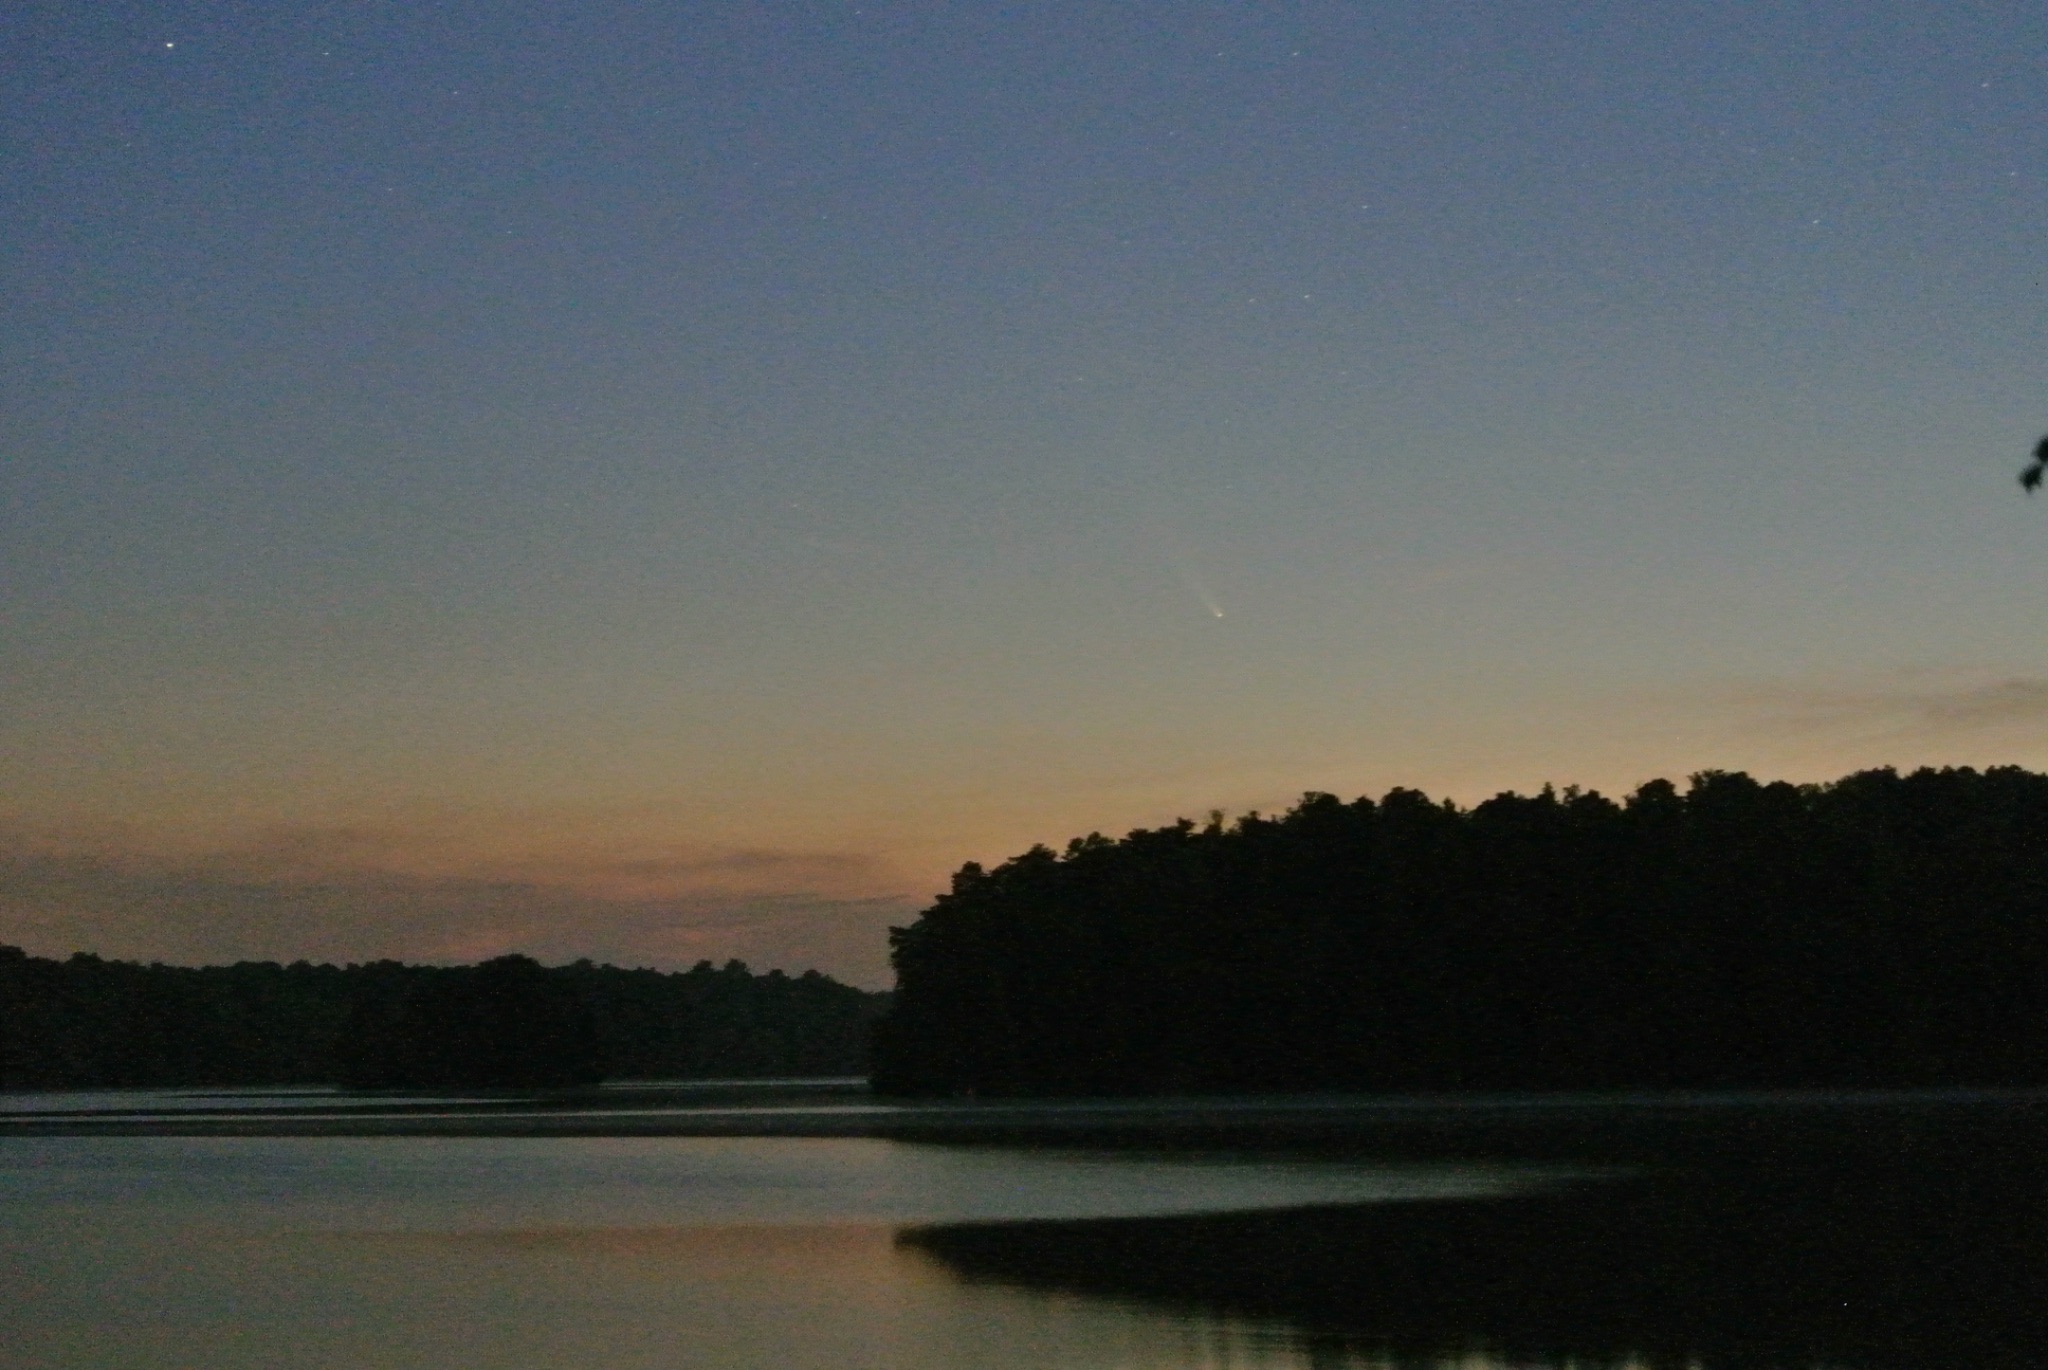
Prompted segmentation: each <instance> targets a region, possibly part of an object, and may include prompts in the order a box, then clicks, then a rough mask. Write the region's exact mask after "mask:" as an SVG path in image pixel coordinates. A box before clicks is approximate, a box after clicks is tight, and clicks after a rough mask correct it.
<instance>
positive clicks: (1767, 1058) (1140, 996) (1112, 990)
mask: <svg viewBox="0 0 2048 1370" xmlns="http://www.w3.org/2000/svg"><path fill="white" fill-rule="evenodd" d="M893 939H894V941H893V957H894V962H895V967H896V972H897V990H896V995H895V998H894V1001H893V1004H892V1006H891V1008H890V1010H889V1012H888V1013H887V1015H886V1016H885V1017H884V1018H883V1019H882V1021H881V1022H880V1024H879V1025H878V1032H877V1036H876V1042H875V1061H874V1077H873V1078H874V1083H875V1086H876V1088H877V1089H879V1090H881V1091H885V1092H888V1093H895V1094H904V1095H965V1094H976V1095H983V1096H987V1095H1085V1094H1134V1093H1150V1092H1162V1091H1171V1092H1183V1091H1185V1092H1232V1093H1236V1092H1269V1091H1278V1092H1287V1091H1312V1090H1344V1091H1370V1092H1398V1093H1411V1092H1439V1091H1496V1090H1501V1091H1505V1090H1711V1089H1754V1088H1770V1089H1775V1088H1806V1087H1843V1088H1886V1087H1924V1086H1939V1085H1986V1086H1992V1085H2037V1084H2042V1083H2048V1012H2044V1009H2048V776H2043V775H2037V774H2032V773H2029V772H2027V771H2023V770H2020V769H2018V768H2012V767H2001V768H1997V769H1992V770H1988V771H1983V772H1978V771H1974V770H1969V769H1944V770H1921V771H1917V772H1914V773H1913V774H1910V775H1904V776H1901V775H1898V774H1896V773H1894V772H1893V771H1890V770H1873V771H1865V772H1862V773H1859V774H1855V775H1851V776H1848V777H1846V778H1844V779H1842V780H1839V781H1836V782H1834V783H1832V784H1822V785H1791V784H1784V783H1773V784H1762V783H1759V782H1757V781H1756V780H1753V779H1751V778H1750V777H1748V776H1746V775H1741V774H1729V773H1721V772H1709V773H1705V774H1701V775H1697V776H1694V777H1693V778H1692V780H1691V783H1690V786H1689V787H1688V788H1687V789H1685V790H1683V791H1681V790H1679V789H1678V788H1677V787H1675V786H1673V785H1672V784H1670V783H1668V782H1665V781H1655V782H1652V783H1650V784H1647V785H1644V786H1643V787H1642V788H1641V789H1639V790H1637V791H1636V792H1635V793H1633V794H1631V795H1629V796H1628V797H1627V798H1626V799H1625V800H1622V801H1620V802H1616V801H1614V800H1611V799H1608V798H1604V797H1602V796H1601V795H1599V794H1595V793H1590V792H1582V791H1579V790H1574V789H1567V790H1563V791H1555V790H1551V789H1545V790H1544V791H1543V792H1542V793H1540V794H1537V795H1533V796H1525V795H1515V794H1503V795H1500V796H1499V797H1497V798H1494V799H1490V800H1487V801H1485V802H1484V803H1481V804H1478V805H1476V806H1474V807H1471V808H1469V809H1467V808H1460V807H1458V806H1456V805H1454V804H1451V803H1449V802H1436V801H1432V800H1431V799H1430V798H1428V797H1427V796H1426V795H1423V794H1420V793H1418V792H1416V791H1413V790H1398V789H1397V790H1395V791H1393V792H1391V793H1389V794H1388V795H1386V796H1385V797H1384V798H1382V799H1380V800H1377V801H1374V800H1371V799H1358V800H1355V801H1353V802H1350V803H1346V802H1343V801H1341V800H1339V799H1337V798H1336V797H1334V796H1331V795H1327V794H1309V795H1307V796H1305V797H1304V798H1303V799H1302V800H1301V802H1300V803H1299V804H1298V805H1296V806H1295V807H1294V808H1293V809H1292V810H1291V811H1289V812H1287V813H1285V814H1282V815H1279V816H1276V817H1263V816H1260V815H1258V814H1251V815H1248V816H1246V817H1243V818H1241V819H1239V820H1237V821H1236V822H1234V823H1231V824H1228V825H1226V824H1225V823H1224V822H1223V821H1222V819H1221V816H1220V815H1219V816H1216V817H1215V818H1213V819H1212V820H1211V821H1210V822H1209V823H1208V824H1206V825H1197V824H1195V823H1192V822H1187V821H1182V822H1180V823H1176V824H1174V825H1172V826H1170V827H1163V828H1156V829H1151V830H1144V831H1138V832H1133V833H1130V834H1129V835H1127V836H1125V837H1124V838H1122V839H1121V840H1113V839H1110V838H1107V837H1104V836H1101V835H1100V834H1095V835H1091V836H1088V837H1084V838H1078V839H1076V840H1074V841H1072V842H1070V843H1069V844H1068V845H1067V847H1066V849H1065V851H1064V852H1055V851H1052V850H1050V849H1049V848H1046V847H1042V846H1041V847H1034V848H1033V849H1032V850H1030V851H1028V852H1026V853H1024V854H1023V855H1022V856H1019V857H1017V858H1015V859H1014V860H1011V861H1008V862H1005V863H1004V864H1002V865H1001V866H998V867H997V868H995V869H994V870H983V869H982V868H980V867H979V866H976V865H968V866H965V867H963V868H962V869H961V870H960V872H959V873H958V874H957V875H956V876H955V877H954V879H953V887H952V890H951V892H950V893H947V894H945V895H942V896H940V898H939V899H938V901H937V903H935V904H934V905H933V906H932V907H931V908H930V909H929V910H927V911H926V912H925V913H924V915H923V916H922V917H921V918H919V919H918V920H917V921H916V922H915V923H914V924H912V925H911V926H910V927H907V928H902V929H898V930H896V931H895V932H894V933H893Z"/></svg>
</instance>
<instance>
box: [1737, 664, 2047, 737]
mask: <svg viewBox="0 0 2048 1370" xmlns="http://www.w3.org/2000/svg"><path fill="white" fill-rule="evenodd" d="M1735 699H1736V703H1737V705H1738V707H1739V708H1741V709H1742V710H1743V711H1744V712H1746V713H1747V714H1748V715H1749V716H1750V718H1751V719H1752V721H1753V722H1754V724H1755V725H1756V726H1757V727H1759V728H1761V729H1763V730H1765V731H1770V732H1783V733H1833V734H1841V733H1854V734H1861V735H1865V736H1870V735H1877V736H1887V737H1896V738H1899V739H1901V740H1926V741H1950V742H1962V741H1967V740H1972V739H1980V738H1981V739H1984V740H1987V741H1993V740H1995V741H2005V742H2011V741H2016V740H2019V739H2021V738H2028V739H2033V740H2048V679H2042V678H2039V677H2032V676H2007V677H2003V678H1994V679H1985V678H1982V677H1977V678H1962V679H1958V678H1947V679H1936V680H1932V681H1925V682H1922V681H1915V680H1912V679H1910V678H1909V679H1905V680H1901V681H1898V682H1896V683H1892V684H1885V685H1877V686H1869V687H1863V688H1854V687H1838V686H1797V685H1780V686H1769V687H1759V688H1751V689H1746V690H1742V691H1739V692H1737V694H1736V696H1735Z"/></svg>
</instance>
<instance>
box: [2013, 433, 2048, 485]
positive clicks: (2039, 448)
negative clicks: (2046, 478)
mask: <svg viewBox="0 0 2048 1370" xmlns="http://www.w3.org/2000/svg"><path fill="white" fill-rule="evenodd" d="M2043 472H2048V437H2044V438H2042V439H2041V441H2039V442H2038V443H2035V444H2034V460H2033V462H2032V463H2031V464H2030V465H2028V467H2027V469H2026V470H2024V471H2022V472H2020V489H2022V490H2024V491H2026V492H2027V493H2028V494H2030V495H2031V494H2033V493H2034V492H2035V491H2036V490H2038V489H2040V488H2041V476H2042V473H2043Z"/></svg>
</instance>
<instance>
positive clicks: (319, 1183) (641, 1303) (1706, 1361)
mask: <svg viewBox="0 0 2048 1370" xmlns="http://www.w3.org/2000/svg"><path fill="white" fill-rule="evenodd" d="M72 1102H74V1103H75V1102H80V1101H76V1100H74V1101H72ZM256 1102H257V1103H258V1108H257V1109H256V1110H254V1111H264V1110H266V1109H274V1108H275V1106H276V1105H277V1103H278V1101H277V1100H276V1099H274V1098H267V1099H264V1100H260V1101H256ZM2037 1102H2038V1101H2034V1102H2028V1101H2024V1100H2023V1101H2019V1102H2017V1103H2016V1102H2015V1101H2013V1100H2002V1101H2001V1100H1996V1099H1983V1098H1958V1099H1957V1100H1952V1101H1950V1103H1949V1105H1948V1106H1944V1107H1942V1108H1938V1109H1932V1110H1930V1109H1929V1108H1926V1107H1920V1106H1916V1107H1915V1108H1914V1109H1912V1110H1906V1111H1903V1112H1902V1111H1901V1110H1900V1109H1899V1108H1898V1107H1897V1106H1896V1103H1895V1101H1894V1102H1893V1103H1883V1102H1881V1101H1880V1102H1876V1103H1869V1104H1854V1105H1853V1106H1852V1105H1850V1104H1840V1105H1839V1106H1831V1108H1830V1110H1829V1111H1826V1112H1825V1113H1823V1114H1815V1113H1813V1112H1812V1111H1811V1110H1810V1109H1807V1110H1805V1111H1801V1110H1800V1109H1791V1110H1787V1109H1786V1108H1784V1107H1779V1106H1773V1105H1768V1104H1757V1105H1755V1106H1742V1107H1731V1106H1724V1105H1722V1104H1717V1105H1715V1111H1713V1117H1712V1120H1711V1121H1702V1117H1704V1115H1702V1117H1692V1116H1691V1115H1687V1114H1685V1113H1684V1112H1683V1110H1680V1111H1678V1112H1676V1113H1668V1116H1667V1115H1666V1114H1660V1115H1659V1119H1660V1121H1659V1122H1658V1124H1657V1126H1656V1127H1655V1128H1651V1129H1648V1130H1645V1129H1644V1128H1643V1127H1642V1126H1640V1125H1639V1123H1640V1119H1639V1118H1638V1120H1637V1122H1634V1123H1626V1124H1624V1122H1623V1121H1622V1119H1623V1115H1624V1113H1625V1112H1626V1110H1620V1111H1617V1112H1616V1113H1615V1114H1614V1117H1613V1118H1612V1119H1610V1120H1609V1123H1611V1124H1612V1125H1608V1124H1605V1123H1603V1122H1602V1121H1601V1119H1602V1117H1603V1115H1602V1114H1601V1113H1600V1110H1599V1109H1598V1108H1597V1107H1592V1108H1590V1111H1589V1109H1588V1106H1585V1105H1574V1109H1575V1110H1576V1111H1573V1112H1569V1113H1556V1114H1554V1115H1553V1116H1557V1117H1560V1118H1568V1121H1569V1125H1568V1126H1562V1127H1553V1128H1550V1129H1549V1130H1547V1131H1543V1132H1541V1133H1540V1135H1539V1134H1538V1133H1528V1132H1518V1133H1516V1134H1515V1136H1514V1139H1511V1140H1515V1142H1516V1144H1515V1146H1514V1147H1511V1148H1508V1150H1509V1151H1513V1150H1519V1151H1521V1152H1522V1153H1524V1155H1525V1156H1536V1155H1539V1154H1540V1155H1541V1157H1542V1158H1543V1159H1541V1160H1532V1159H1523V1160H1506V1159H1499V1158H1498V1157H1499V1156H1500V1155H1502V1154H1506V1153H1505V1152H1504V1151H1503V1147H1502V1137H1501V1135H1500V1134H1498V1132H1497V1131H1492V1130H1489V1128H1488V1127H1486V1126H1478V1127H1475V1129H1474V1133H1473V1135H1475V1136H1480V1137H1482V1138H1483V1139H1484V1142H1485V1145H1484V1146H1483V1147H1479V1148H1474V1150H1484V1151H1491V1152H1494V1153H1496V1158H1495V1159H1477V1158H1474V1157H1473V1156H1470V1155H1468V1156H1467V1157H1465V1158H1463V1159H1455V1158H1452V1156H1451V1154H1450V1153H1452V1152H1455V1151H1457V1150H1459V1148H1458V1147H1456V1146H1453V1145H1450V1144H1449V1142H1448V1141H1447V1139H1453V1138H1454V1134H1455V1133H1456V1131H1457V1129H1456V1128H1454V1127H1448V1125H1447V1124H1445V1123H1444V1122H1443V1120H1441V1119H1438V1120H1435V1121H1433V1122H1432V1123H1431V1124H1430V1126H1431V1128H1432V1131H1431V1132H1430V1134H1429V1135H1430V1136H1431V1137H1432V1138H1434V1139H1435V1144H1436V1150H1437V1151H1438V1152H1439V1153H1440V1154H1438V1155H1437V1156H1435V1157H1434V1158H1432V1159H1414V1158H1412V1153H1413V1152H1414V1151H1415V1150H1416V1146H1415V1142H1416V1137H1415V1135H1413V1134H1403V1140H1404V1143H1405V1144H1406V1145H1405V1149H1406V1151H1407V1152H1408V1153H1411V1159H1408V1160H1405V1161H1401V1162H1389V1161H1384V1160H1371V1159H1364V1158H1362V1155H1361V1154H1360V1153H1362V1152H1364V1151H1369V1150H1370V1149H1371V1148H1369V1147H1364V1146H1362V1145H1361V1146H1360V1147H1358V1148H1354V1152H1353V1154H1351V1155H1345V1154H1342V1150H1343V1149H1342V1148H1341V1147H1334V1148H1333V1147H1332V1145H1331V1137H1330V1135H1329V1133H1328V1130H1327V1129H1320V1130H1317V1131H1316V1132H1315V1135H1314V1136H1313V1137H1312V1138H1311V1139H1310V1140H1311V1141H1312V1142H1313V1144H1314V1145H1313V1146H1308V1147H1303V1148H1299V1149H1297V1152H1296V1154H1292V1155H1283V1154H1271V1153H1268V1154H1258V1153H1252V1152H1248V1151H1245V1150H1242V1149H1240V1150H1236V1151H1219V1150H1210V1151H1204V1152H1200V1153H1189V1154H1178V1155H1167V1154H1161V1153H1159V1152H1157V1151H1147V1150H1143V1149H1127V1150H1123V1151H1115V1150H1111V1149H1108V1148H1107V1147H1098V1148H1095V1149H1091V1150H1079V1151H1076V1150H1061V1149H1050V1148H1044V1147H1040V1148H1035V1149H1026V1148H1020V1147H1016V1146H1004V1145H986V1144H985V1145H933V1144H927V1143H918V1142H908V1141H901V1140H891V1139H888V1138H880V1137H837V1136H825V1137H791V1136H777V1137H723V1136H676V1135H671V1136H609V1137H607V1136H589V1135H570V1136H540V1137H536V1136H475V1135H463V1136H440V1137H435V1136H413V1135H397V1136H178V1135H154V1136H152V1135H121V1136H91V1135H86V1136H65V1135H36V1134H34V1133H17V1134H10V1133H9V1132H7V1131H6V1130H5V1129H0V1292H4V1295H5V1297H4V1300H0V1364H4V1365H6V1366H8V1367H24V1368H25V1370H26V1368H28V1367H35V1368H37V1370H40V1368H41V1367H52V1368H54V1367H65V1370H83V1368H85V1367H94V1368H98V1367H130V1366H133V1367H144V1368H146V1370H147V1368H154V1367H172V1366H180V1367H184V1366H204V1367H224V1368H228V1370H233V1368H235V1367H245V1366H246V1367H256V1366H265V1367H316V1366H317V1367H355V1366H365V1367H372V1366H374V1367H384V1366H388V1367H407V1368H408V1370H410V1368H411V1367H427V1366H434V1367H470V1366H473V1367H483V1368H486V1370H497V1368H498V1367H504V1368H506V1370H510V1368H512V1367H519V1368H520V1370H526V1368H528V1367H558V1366H559V1367H570V1366H576V1367H583V1366H589V1367H600V1366H602V1367H640V1366H647V1367H653V1366H672V1367H683V1366H691V1367H707V1368H708V1370H724V1367H743V1366H744V1367H757V1366H758V1367H769V1366H774V1367H783V1366H788V1367H793V1368H798V1370H800V1368H802V1367H811V1366H818V1367H824V1366H831V1367H834V1370H849V1368H850V1367H861V1366H876V1367H881V1366H891V1367H903V1370H946V1368H950V1367H989V1370H998V1368H1007V1367H1026V1366H1076V1367H1127V1368H1129V1370H1150V1368H1151V1367H1160V1368H1161V1370H1165V1368H1166V1367H1297V1366H1325V1367H1339V1366H1381V1367H1389V1368H1390V1370H1391V1367H1424V1366H1428V1367H1445V1366H1452V1365H1456V1366H1462V1367H1472V1368H1473V1370H1480V1368H1481V1367H1492V1366H1503V1367H1504V1366H1555V1367H1564V1366H1589V1365H1600V1366H1624V1365H1643V1366H1650V1365H1671V1366H1700V1367H1702V1368H1703V1370H1705V1368H1706V1367H1715V1366H1730V1367H1735V1366H1756V1367H1763V1366H1784V1367H1821V1366H1840V1367H1873V1370H1874V1368H1875V1367H1894V1366H1896V1367H1905V1366H1915V1365H1919V1366H1949V1365H1953V1366H1958V1367H1960V1366H1963V1365H1973V1366H1983V1365H1995V1366H2002V1365H2015V1366H2016V1365H2020V1364H2033V1363H2036V1362H2038V1361H2041V1360H2042V1359H2044V1351H2048V1335H2044V1332H2048V1176H2044V1170H2048V1164H2044V1163H2048V1148H2044V1145H2043V1141H2044V1138H2048V1129H2043V1128H2042V1127H2041V1126H2040V1124H2039V1121H2038V1120H2037V1119H2036V1118H2035V1117H2034V1113H2035V1111H2037V1109H2036V1104H2037ZM161 1103H162V1101H157V1105H150V1104H149V1103H148V1102H147V1101H144V1100H140V1099H137V1098H134V1097H131V1098H127V1099H125V1100H123V1099H114V1100H112V1101H111V1102H110V1101H109V1100H106V1099H95V1100H92V1101H91V1106H92V1107H93V1108H95V1109H101V1110H103V1111H104V1110H106V1109H108V1108H111V1109H112V1110H114V1111H115V1112H120V1113H127V1114H134V1113H137V1112H143V1111H149V1110H150V1109H151V1108H152V1107H157V1106H160V1105H161ZM233 1103H234V1101H233V1100H227V1101H225V1102H224V1103H222V1104H221V1105H220V1106H222V1107H227V1106H231V1105H232V1104H233ZM65 1104H66V1101H64V1100H62V1099H56V1100H47V1099H46V1100H43V1101H39V1103H38V1106H37V1107H36V1108H35V1109H33V1110H31V1111H33V1112H36V1113H39V1114H47V1113H48V1112H50V1111H51V1110H52V1109H53V1108H54V1109H57V1110H60V1111H61V1110H62V1109H63V1108H64V1106H65ZM214 1106H215V1105H213V1104H209V1105H207V1107H209V1108H211V1107H214ZM435 1106H436V1107H438V1106H439V1104H436V1105H435ZM1190 1108H1191V1110H1193V1109H1209V1110H1212V1111H1213V1106H1212V1105H1199V1106H1197V1105H1191V1106H1190ZM177 1111H178V1110H177V1109H176V1108H166V1109H164V1110H163V1111H162V1112H160V1113H158V1114H157V1115H156V1116H159V1117H162V1116H168V1115H169V1114H172V1113H176V1112H177ZM1487 1116H1492V1115H1487ZM1629 1116H1632V1117H1633V1116H1636V1115H1629ZM1061 1126H1062V1128H1069V1127H1071V1119H1070V1118H1069V1119H1067V1120H1066V1121H1064V1122H1062V1123H1061ZM1447 1128H1448V1130H1446V1129H1447ZM1312 1153H1313V1154H1312Z"/></svg>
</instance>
